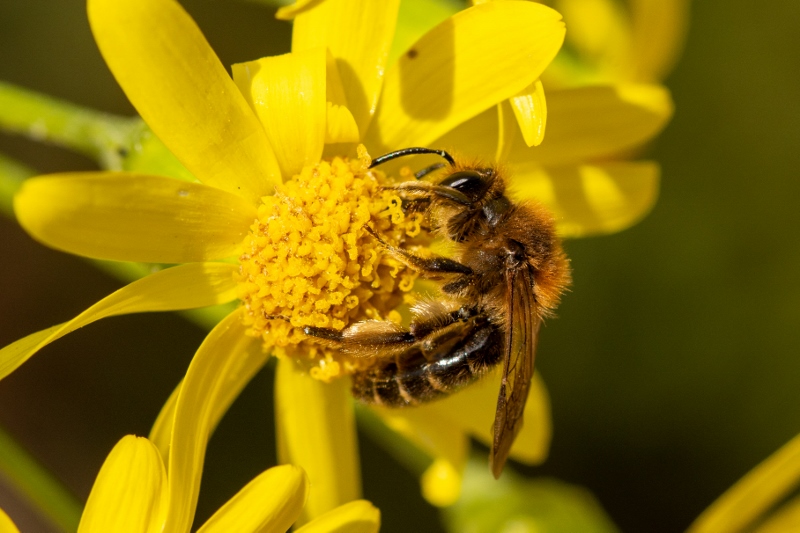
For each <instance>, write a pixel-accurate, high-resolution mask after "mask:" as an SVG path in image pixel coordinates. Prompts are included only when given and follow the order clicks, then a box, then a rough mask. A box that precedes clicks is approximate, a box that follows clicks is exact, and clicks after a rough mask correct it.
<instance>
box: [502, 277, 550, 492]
mask: <svg viewBox="0 0 800 533" xmlns="http://www.w3.org/2000/svg"><path fill="white" fill-rule="evenodd" d="M506 291H507V292H506V299H507V303H508V317H507V323H506V344H505V354H504V357H503V378H502V381H501V383H500V395H499V396H498V398H497V413H496V414H495V418H494V438H493V440H492V452H491V456H490V466H491V469H492V473H493V474H494V477H495V478H499V477H500V473H501V472H502V471H503V466H504V465H505V463H506V459H507V458H508V453H509V451H510V450H511V445H512V444H513V443H514V439H515V438H516V436H517V433H519V430H520V429H521V428H522V413H523V411H524V410H525V402H526V401H527V400H528V390H529V389H530V388H531V377H532V376H533V364H534V359H535V358H536V341H537V337H538V335H539V326H540V325H541V318H540V316H539V312H538V310H537V309H536V301H535V299H534V296H533V277H532V274H531V272H530V269H529V268H528V265H527V264H524V265H523V266H522V267H520V268H516V269H509V270H508V273H507V274H506Z"/></svg>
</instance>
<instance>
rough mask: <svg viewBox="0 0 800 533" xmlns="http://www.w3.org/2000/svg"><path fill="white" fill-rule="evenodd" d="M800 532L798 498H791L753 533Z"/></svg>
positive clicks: (799, 501)
mask: <svg viewBox="0 0 800 533" xmlns="http://www.w3.org/2000/svg"><path fill="white" fill-rule="evenodd" d="M788 531H800V498H797V497H795V498H793V499H791V500H789V502H788V503H786V504H784V505H782V506H781V507H780V508H779V509H778V510H777V511H775V512H774V513H772V514H771V515H770V516H769V517H767V518H766V519H765V520H764V521H763V522H762V523H761V524H759V525H758V526H757V527H756V528H755V529H754V530H753V533H786V532H788Z"/></svg>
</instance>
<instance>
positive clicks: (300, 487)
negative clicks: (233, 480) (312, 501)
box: [197, 465, 308, 533]
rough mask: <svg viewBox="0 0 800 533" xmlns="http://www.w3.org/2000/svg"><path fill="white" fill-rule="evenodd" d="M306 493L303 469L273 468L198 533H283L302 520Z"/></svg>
mask: <svg viewBox="0 0 800 533" xmlns="http://www.w3.org/2000/svg"><path fill="white" fill-rule="evenodd" d="M307 490H308V480H307V479H306V475H305V473H304V472H303V469H302V468H299V467H296V466H292V465H283V466H276V467H274V468H270V469H269V470H267V471H265V472H263V473H262V474H261V475H259V476H258V477H256V478H255V479H254V480H253V481H251V482H250V483H248V484H247V485H245V487H244V488H243V489H242V490H240V491H239V492H238V493H237V494H236V495H235V496H234V497H233V498H231V499H230V500H229V501H228V502H227V503H226V504H225V505H223V506H222V507H221V508H220V509H219V510H218V511H217V512H216V513H214V516H212V517H211V518H210V519H209V520H208V522H206V523H205V524H204V525H203V527H201V528H200V529H199V530H198V531H197V533H230V532H233V531H239V532H242V533H246V532H249V531H258V532H261V533H272V532H274V533H284V532H285V531H288V530H289V528H290V527H291V526H292V524H293V523H294V521H295V520H297V517H298V516H300V512H301V511H302V510H303V504H304V503H305V501H306V492H307Z"/></svg>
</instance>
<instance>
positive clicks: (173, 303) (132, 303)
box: [0, 263, 237, 379]
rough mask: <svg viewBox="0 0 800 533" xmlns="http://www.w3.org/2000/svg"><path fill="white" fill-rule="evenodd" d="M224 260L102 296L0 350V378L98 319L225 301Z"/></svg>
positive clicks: (228, 284) (227, 275) (231, 294)
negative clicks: (80, 310) (65, 318)
mask: <svg viewBox="0 0 800 533" xmlns="http://www.w3.org/2000/svg"><path fill="white" fill-rule="evenodd" d="M236 268H237V266H236V265H232V264H228V263H190V264H188V265H179V266H176V267H172V268H168V269H166V270H162V271H160V272H156V273H155V274H152V275H150V276H147V277H146V278H142V279H140V280H136V281H134V282H133V283H131V284H130V285H126V286H125V287H122V288H121V289H119V290H118V291H116V292H114V293H112V294H110V295H109V296H106V297H105V298H103V299H102V300H100V301H99V302H97V303H96V304H94V305H93V306H91V307H90V308H89V309H87V310H86V311H84V312H83V313H81V314H79V315H78V316H76V317H75V318H73V319H72V320H70V321H69V322H65V323H64V324H60V325H58V326H53V327H51V328H48V329H45V330H42V331H39V332H37V333H33V334H31V335H28V336H27V337H24V338H22V339H20V340H18V341H16V342H15V343H13V344H9V345H8V346H6V347H5V348H3V349H2V350H0V379H2V378H4V377H5V376H7V375H9V374H10V373H11V372H13V371H14V370H15V369H16V368H17V367H19V366H20V365H21V364H22V363H24V362H25V361H27V360H28V358H29V357H31V356H32V355H33V354H35V353H36V352H38V351H39V350H40V349H42V348H43V347H45V346H47V345H48V344H50V343H51V342H53V341H54V340H56V339H59V338H61V337H63V336H64V335H66V334H67V333H70V332H72V331H75V330H76V329H78V328H81V327H83V326H85V325H87V324H91V323H92V322H94V321H96V320H100V319H101V318H106V317H109V316H115V315H125V314H130V313H143V312H147V311H176V310H179V309H193V308H197V307H207V306H210V305H217V304H221V303H225V302H229V301H231V300H233V299H235V298H236V283H235V282H234V281H233V272H234V270H235V269H236Z"/></svg>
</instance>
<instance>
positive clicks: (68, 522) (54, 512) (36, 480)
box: [0, 428, 83, 532]
mask: <svg viewBox="0 0 800 533" xmlns="http://www.w3.org/2000/svg"><path fill="white" fill-rule="evenodd" d="M0 474H2V475H3V477H4V478H6V479H7V480H8V482H9V485H11V486H12V487H13V488H14V489H15V490H16V491H17V492H18V493H19V494H20V495H21V496H22V497H23V498H25V499H26V500H27V501H28V502H29V503H30V504H31V505H32V506H33V507H35V508H36V509H38V510H39V511H40V512H41V513H42V515H43V516H44V517H46V518H47V519H48V520H49V521H50V522H51V523H52V524H53V525H54V526H56V527H57V528H58V529H59V530H61V531H65V532H72V531H76V530H77V529H78V523H79V522H80V519H81V512H82V509H83V506H82V505H81V504H80V503H79V502H78V500H77V499H76V498H75V497H74V496H73V495H72V494H70V493H69V491H68V490H67V489H66V488H65V487H64V486H63V485H62V484H61V483H60V482H59V481H58V480H56V479H55V478H54V477H53V476H52V474H50V472H48V471H47V470H45V468H44V467H42V466H41V465H40V464H39V463H37V462H36V460H35V459H34V458H33V457H31V455H30V454H28V452H26V451H25V450H24V449H23V448H22V447H21V446H20V445H19V444H17V443H16V442H15V441H14V439H12V438H11V436H10V435H9V434H8V433H6V432H5V430H3V429H2V428H0Z"/></svg>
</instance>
